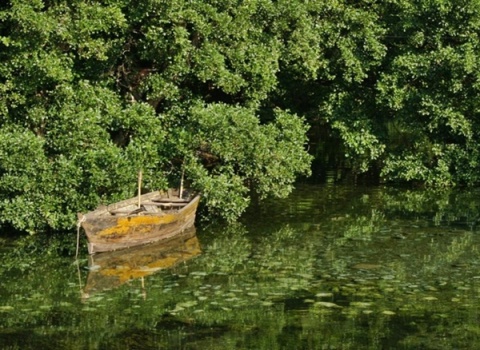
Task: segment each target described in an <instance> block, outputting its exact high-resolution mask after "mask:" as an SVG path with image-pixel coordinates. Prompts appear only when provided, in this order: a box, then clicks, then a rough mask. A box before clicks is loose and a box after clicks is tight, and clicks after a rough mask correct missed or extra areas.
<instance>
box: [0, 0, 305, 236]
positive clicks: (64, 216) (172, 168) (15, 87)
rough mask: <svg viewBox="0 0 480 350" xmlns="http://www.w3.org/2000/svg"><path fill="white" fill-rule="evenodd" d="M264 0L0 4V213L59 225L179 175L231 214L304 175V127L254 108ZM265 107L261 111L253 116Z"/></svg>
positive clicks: (268, 38) (261, 84) (273, 61)
mask: <svg viewBox="0 0 480 350" xmlns="http://www.w3.org/2000/svg"><path fill="white" fill-rule="evenodd" d="M275 16H276V10H275V7H274V4H273V3H272V2H271V1H247V2H243V3H238V2H237V1H222V2H218V1H207V2H199V1H176V2H170V1H161V0H148V1H143V2H141V3H137V2H135V1H129V0H110V1H94V2H91V1H83V0H76V1H66V0H59V1H47V0H36V1H25V0H12V1H10V2H8V3H5V4H2V5H0V92H1V93H0V223H1V224H2V225H3V226H4V227H12V228H14V229H16V230H20V231H26V232H30V233H35V232H39V231H47V230H51V229H53V230H65V229H69V228H72V227H73V226H74V224H75V220H76V213H77V212H79V211H86V210H90V209H93V208H95V207H96V206H97V205H99V204H103V203H109V202H112V201H115V200H118V199H121V198H125V197H130V196H132V195H133V194H134V190H135V187H136V177H137V172H138V170H140V169H142V170H143V174H144V176H143V177H144V182H143V187H144V190H154V189H161V188H167V187H169V186H175V185H178V183H179V180H180V177H181V174H182V173H183V172H184V173H185V175H186V178H187V182H188V184H189V185H190V186H192V187H194V189H196V190H198V191H200V192H202V193H203V194H204V201H203V202H204V204H205V205H206V207H207V209H208V212H209V213H210V214H211V215H215V216H220V217H223V218H226V219H227V220H229V221H234V220H235V219H236V218H237V217H238V216H239V215H240V214H241V213H242V212H243V210H244V209H245V208H246V206H247V205H248V203H249V200H250V195H252V194H256V195H258V196H259V197H262V198H264V197H266V196H269V195H274V196H285V195H287V194H288V193H289V192H290V191H291V189H292V185H293V182H294V181H295V178H296V176H298V175H301V174H308V172H309V163H310V160H311V157H310V156H309V155H308V154H307V152H306V151H305V143H306V141H307V139H306V136H305V135H306V130H307V127H306V124H305V121H304V120H302V119H301V118H299V117H297V116H296V115H294V114H292V113H289V112H288V111H287V109H283V110H282V109H278V108H276V107H275V106H270V107H269V108H268V109H266V108H264V107H263V104H264V102H265V101H267V99H268V96H269V94H270V93H271V92H272V91H273V90H274V89H275V87H276V85H277V72H278V70H279V64H280V63H279V62H280V56H281V53H282V49H281V46H282V43H281V41H280V40H279V37H278V35H276V34H275V33H274V32H272V31H271V30H270V29H269V28H270V26H271V25H272V23H273V22H274V21H275ZM263 115H265V116H268V117H263Z"/></svg>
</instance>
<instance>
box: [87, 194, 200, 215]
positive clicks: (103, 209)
mask: <svg viewBox="0 0 480 350" xmlns="http://www.w3.org/2000/svg"><path fill="white" fill-rule="evenodd" d="M159 195H160V196H162V195H167V194H166V193H165V192H164V191H153V192H149V193H145V194H143V195H141V196H140V202H143V201H146V200H149V199H152V198H154V197H156V196H159ZM177 197H178V196H177ZM162 199H163V198H162ZM165 199H168V197H165ZM199 200H200V194H198V193H194V194H193V195H192V196H191V197H190V198H189V199H187V200H186V202H185V205H184V206H183V207H181V208H179V209H174V210H168V213H172V212H174V213H181V212H183V211H184V210H186V209H187V208H188V207H190V206H191V205H192V203H194V202H198V201H199ZM172 202H174V201H172ZM137 203H138V197H132V198H129V199H124V200H122V201H120V202H116V203H112V204H109V205H103V206H99V207H98V208H96V209H95V210H92V211H89V212H87V213H85V214H83V213H79V214H78V216H79V218H81V217H84V218H85V219H84V220H88V219H95V218H102V217H104V218H110V217H117V216H116V215H112V214H111V213H110V212H111V211H112V210H115V209H119V208H122V207H126V206H128V205H131V204H137ZM142 213H143V214H142V215H143V216H163V215H165V211H163V210H162V211H159V212H158V213H155V212H146V213H145V212H142ZM106 214H110V215H106ZM137 216H139V213H135V214H128V215H123V216H122V217H124V218H129V217H137Z"/></svg>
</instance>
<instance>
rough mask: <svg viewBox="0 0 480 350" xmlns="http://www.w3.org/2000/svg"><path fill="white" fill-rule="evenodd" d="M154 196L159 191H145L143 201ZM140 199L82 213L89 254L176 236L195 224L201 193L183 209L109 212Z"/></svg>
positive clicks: (81, 217) (82, 223) (81, 218)
mask: <svg viewBox="0 0 480 350" xmlns="http://www.w3.org/2000/svg"><path fill="white" fill-rule="evenodd" d="M154 196H158V192H157V193H149V194H146V195H143V196H142V197H141V201H143V202H145V201H148V200H150V199H151V198H153V197H154ZM137 200H138V199H136V198H132V199H131V200H127V201H123V202H120V203H116V204H114V205H111V206H108V207H103V208H100V209H97V210H96V211H93V212H90V213H87V214H85V215H83V214H79V218H80V221H81V225H82V227H83V229H84V230H85V233H86V236H87V239H88V252H89V254H94V253H99V252H107V251H114V250H119V249H125V248H129V247H135V246H138V245H143V244H148V243H153V242H158V241H161V240H166V239H170V238H172V237H175V236H176V235H178V234H180V233H181V232H183V231H185V230H186V229H188V228H190V227H192V226H193V225H194V223H195V215H196V210H197V207H198V203H199V200H200V197H199V196H195V197H193V199H192V200H191V201H189V202H188V203H186V204H185V205H184V206H183V207H181V208H180V209H171V210H160V211H159V212H155V213H149V212H144V213H140V214H132V215H120V216H117V215H110V214H109V213H110V212H112V211H113V210H115V209H117V208H122V206H123V207H124V206H127V205H131V204H132V203H134V202H135V201H137ZM170 204H171V203H170Z"/></svg>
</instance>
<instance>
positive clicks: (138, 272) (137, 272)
mask: <svg viewBox="0 0 480 350" xmlns="http://www.w3.org/2000/svg"><path fill="white" fill-rule="evenodd" d="M200 253H201V250H200V243H199V241H198V238H197V236H196V230H195V227H192V228H190V229H187V230H185V231H184V232H183V233H182V234H181V235H178V236H175V238H174V239H170V240H168V241H161V242H156V243H152V244H147V245H144V246H138V247H134V248H130V249H122V250H119V251H114V252H105V253H99V254H95V255H91V256H90V257H89V264H88V265H89V273H88V277H87V283H86V286H85V288H84V290H83V293H82V299H88V298H89V297H90V296H91V295H93V294H95V293H98V292H102V291H105V290H108V289H112V288H116V287H119V286H121V285H122V284H124V283H126V282H128V281H130V280H133V279H141V280H142V286H143V283H144V281H143V277H146V276H149V275H152V274H154V273H155V272H157V271H159V270H164V269H167V268H171V267H174V266H175V265H177V264H179V263H181V262H184V261H187V260H189V259H191V258H193V257H195V256H197V255H199V254H200Z"/></svg>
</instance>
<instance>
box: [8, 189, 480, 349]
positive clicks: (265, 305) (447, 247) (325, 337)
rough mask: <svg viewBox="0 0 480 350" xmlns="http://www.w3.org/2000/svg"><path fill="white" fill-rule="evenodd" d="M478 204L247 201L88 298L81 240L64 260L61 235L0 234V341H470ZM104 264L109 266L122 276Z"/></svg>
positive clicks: (476, 337)
mask: <svg viewBox="0 0 480 350" xmlns="http://www.w3.org/2000/svg"><path fill="white" fill-rule="evenodd" d="M479 207H480V192H479V191H460V190H456V191H451V192H434V191H425V190H409V189H391V188H390V189H389V188H381V187H375V188H358V187H357V188H352V187H344V186H333V185H326V186H309V185H302V186H299V188H298V189H297V190H296V191H295V193H294V194H293V195H292V196H290V197H289V198H287V199H285V200H281V201H267V202H265V203H262V204H261V205H258V206H252V207H251V208H250V210H249V212H248V213H247V214H246V215H245V216H244V217H243V218H242V220H240V221H239V222H238V223H237V224H235V225H230V226H226V225H216V226H207V225H201V226H200V227H199V228H198V229H197V238H198V242H199V245H200V250H201V253H200V254H197V252H195V254H191V257H188V259H187V258H182V259H177V260H175V263H174V264H172V265H171V266H168V264H167V261H171V260H172V259H173V258H172V256H175V257H177V258H178V256H179V254H183V255H182V257H184V256H185V254H186V252H188V249H187V248H180V247H178V248H177V250H176V251H175V252H174V253H175V254H177V255H172V254H174V253H171V255H163V256H162V259H163V260H161V261H162V262H161V263H157V264H156V265H148V263H147V262H144V263H142V264H144V265H145V267H144V266H143V265H142V266H140V267H141V268H142V269H144V270H142V271H147V270H148V269H152V266H156V267H159V266H162V267H165V268H162V269H156V268H155V269H154V270H148V271H149V272H150V271H152V272H155V273H151V274H150V273H148V274H147V273H141V274H138V272H137V275H134V274H133V273H130V272H129V273H130V275H128V276H127V275H125V273H123V272H122V273H123V275H122V276H123V277H122V278H123V279H122V283H120V284H117V283H113V282H111V281H107V285H106V287H105V284H102V288H97V290H94V289H95V288H93V289H89V290H88V296H86V295H85V294H86V290H87V288H89V285H88V284H87V283H88V281H89V278H90V280H91V279H92V276H94V274H95V273H97V275H98V269H99V267H98V266H99V265H95V263H93V264H92V262H90V264H89V262H88V259H87V253H86V249H83V250H82V255H81V259H80V260H79V262H78V263H75V262H74V259H73V255H74V253H75V247H74V245H75V237H74V234H66V235H64V236H62V237H60V238H59V237H57V238H54V239H46V238H34V239H32V238H24V239H17V240H15V241H12V240H10V239H7V238H6V237H7V235H6V234H4V235H3V236H1V237H3V238H0V258H1V261H2V264H1V266H0V278H1V284H0V344H1V347H2V348H5V349H34V348H35V349H37V348H42V349H58V348H65V349H67V348H68V349H222V350H223V349H269V350H270V349H384V348H395V349H452V348H456V349H461V348H465V349H472V348H479V346H480V320H479V318H480V316H479V315H480V313H479V311H480V310H479V308H480V299H479V298H480V260H479V259H478V256H479V243H480V239H479V229H478V227H477V225H478V223H480V214H479V213H480V212H479ZM195 247H197V246H195ZM168 259H170V260H168ZM162 264H164V265H162ZM117 265H118V266H116V267H115V266H114V268H113V269H112V271H113V272H115V271H127V270H126V263H125V262H122V263H121V264H120V263H118V264H117ZM120 265H121V266H120ZM145 269H147V270H145ZM113 272H112V273H113ZM112 273H111V274H110V277H111V276H112ZM140 275H141V278H136V277H139V276H140ZM97 283H101V282H97ZM98 285H100V284H98ZM98 285H97V286H98Z"/></svg>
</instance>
